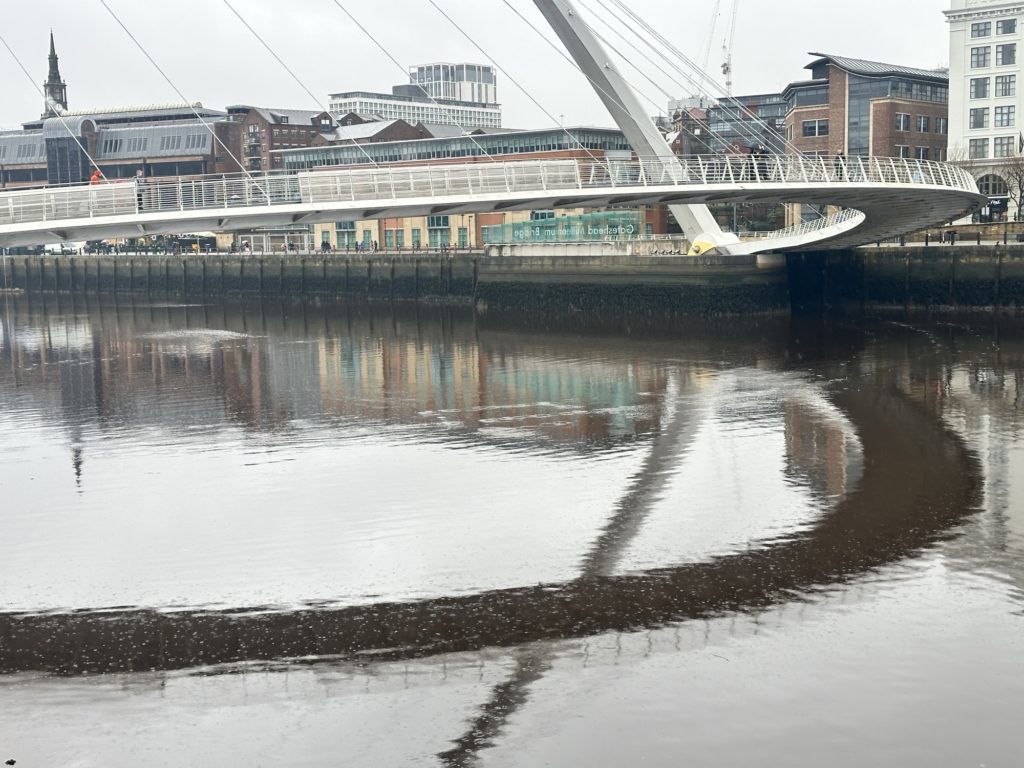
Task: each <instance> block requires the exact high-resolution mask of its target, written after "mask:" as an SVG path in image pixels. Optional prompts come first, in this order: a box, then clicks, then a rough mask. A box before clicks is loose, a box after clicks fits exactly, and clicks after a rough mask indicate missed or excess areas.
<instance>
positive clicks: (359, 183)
mask: <svg viewBox="0 0 1024 768" xmlns="http://www.w3.org/2000/svg"><path fill="white" fill-rule="evenodd" d="M983 199H984V198H982V197H981V196H980V195H979V194H978V190H977V186H976V184H975V182H974V180H973V178H972V177H971V176H970V174H968V173H967V172H966V171H964V170H962V169H960V168H957V167H955V166H952V165H948V164H944V163H935V162H928V161H920V160H908V159H895V158H870V159H867V158H864V159H861V158H851V159H844V158H825V157H804V156H787V155H770V156H767V155H766V156H744V155H725V156H714V157H697V158H681V159H679V160H678V162H672V161H669V162H665V161H662V160H647V159H642V160H632V161H595V160H572V159H565V160H518V161H509V162H486V163H485V162H477V163H461V164H456V163H451V164H433V165H409V166H387V167H376V168H367V167H360V168H344V169H327V170H317V171H309V172H303V173H298V174H276V175H275V174H271V175H260V176H216V177H201V178H195V179H187V180H180V179H169V180H155V179H154V180H149V181H146V182H144V183H141V184H136V183H134V182H122V183H105V184H99V185H92V186H89V185H79V186H70V187H60V188H41V189H27V190H18V191H10V192H5V193H2V194H0V246H18V245H34V244H40V243H46V242H53V241H55V240H86V239H103V238H108V237H137V236H140V235H149V234H162V233H168V234H169V233H174V232H182V231H189V230H196V229H200V228H201V229H213V230H236V229H247V228H251V227H256V226H279V225H282V224H296V223H312V222H319V221H334V220H338V219H343V218H347V219H374V218H393V217H400V216H417V215H443V214H457V213H474V212H487V211H511V210H527V209H532V208H553V207H554V208H558V207H603V206H614V205H629V204H634V205H635V204H657V203H683V204H701V203H708V202H746V201H755V200H756V201H777V202H797V203H810V204H817V205H824V204H829V205H836V206H840V207H843V208H848V209H856V210H858V211H860V212H862V213H863V214H864V215H863V216H859V217H857V216H851V215H849V212H846V213H844V214H843V215H841V216H837V217H835V218H833V219H826V220H823V221H822V222H819V223H817V224H815V225H811V226H803V227H799V228H796V229H794V230H792V231H789V232H783V233H778V237H772V236H768V237H765V238H760V239H758V241H757V242H756V244H751V243H747V244H742V245H741V246H739V247H738V248H739V250H744V251H745V252H751V251H752V250H771V249H773V248H777V247H780V243H781V244H782V245H783V246H784V247H789V248H793V247H802V246H803V247H806V246H810V245H813V244H819V245H820V244H822V243H824V242H826V241H827V242H828V243H829V245H835V246H836V247H839V246H848V245H850V244H853V243H855V242H860V243H863V242H870V241H872V240H875V239H878V238H880V237H883V236H885V237H888V236H891V235H894V234H899V233H901V232H905V231H909V230H913V229H917V228H920V227H924V226H928V225H931V224H935V223H939V222H942V221H946V220H949V219H951V218H954V217H956V216H959V215H960V214H962V213H963V212H965V211H967V210H970V209H971V208H973V207H975V206H976V205H977V204H978V203H979V202H980V201H981V200H983ZM730 250H736V247H730Z"/></svg>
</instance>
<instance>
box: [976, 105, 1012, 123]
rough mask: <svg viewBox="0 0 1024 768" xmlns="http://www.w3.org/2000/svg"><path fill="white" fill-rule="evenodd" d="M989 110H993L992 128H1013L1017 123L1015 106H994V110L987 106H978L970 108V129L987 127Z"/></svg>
mask: <svg viewBox="0 0 1024 768" xmlns="http://www.w3.org/2000/svg"><path fill="white" fill-rule="evenodd" d="M990 111H994V112H995V121H994V123H993V126H992V127H994V128H1013V126H1014V125H1016V123H1017V107H1016V106H1006V107H996V108H995V109H994V110H989V108H988V107H979V108H978V109H972V110H971V113H970V122H969V125H970V127H971V128H972V129H978V128H988V127H989V121H988V118H989V112H990Z"/></svg>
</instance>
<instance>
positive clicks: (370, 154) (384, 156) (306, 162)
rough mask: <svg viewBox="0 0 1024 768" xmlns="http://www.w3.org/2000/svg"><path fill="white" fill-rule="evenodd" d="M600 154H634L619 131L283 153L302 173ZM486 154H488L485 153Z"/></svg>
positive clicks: (288, 165)
mask: <svg viewBox="0 0 1024 768" xmlns="http://www.w3.org/2000/svg"><path fill="white" fill-rule="evenodd" d="M581 145H582V146H583V147H585V148H586V149H588V150H596V151H601V152H611V151H627V152H628V151H630V146H629V142H627V141H626V137H625V136H623V135H622V133H621V132H619V131H615V130H611V129H603V128H567V129H565V130H560V129H557V128H556V129H551V130H548V131H518V132H510V133H494V134H484V135H480V136H474V137H472V138H468V137H464V136H459V137H456V138H445V139H417V140H413V141H389V142H382V143H379V144H360V145H358V146H355V145H353V144H351V143H348V144H335V145H332V146H326V147H307V148H303V149H294V150H286V151H284V152H283V153H282V156H283V157H284V167H285V169H286V170H289V171H302V170H308V169H311V168H321V167H327V166H339V165H342V166H343V165H365V164H366V163H367V162H369V160H370V159H371V158H372V160H373V161H374V162H375V163H400V162H415V161H419V160H446V159H451V158H470V157H486V156H487V155H491V156H500V155H519V154H527V153H534V152H558V151H578V150H580V146H581ZM485 153H486V154H485Z"/></svg>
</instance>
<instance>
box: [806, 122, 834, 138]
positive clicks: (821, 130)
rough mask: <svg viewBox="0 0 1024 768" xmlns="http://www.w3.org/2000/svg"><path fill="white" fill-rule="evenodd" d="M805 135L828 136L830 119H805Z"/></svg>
mask: <svg viewBox="0 0 1024 768" xmlns="http://www.w3.org/2000/svg"><path fill="white" fill-rule="evenodd" d="M803 135H804V136H805V137H811V136H828V120H804V121H803Z"/></svg>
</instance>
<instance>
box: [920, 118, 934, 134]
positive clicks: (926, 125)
mask: <svg viewBox="0 0 1024 768" xmlns="http://www.w3.org/2000/svg"><path fill="white" fill-rule="evenodd" d="M931 123H932V121H931V118H930V117H928V116H927V115H918V116H917V132H918V133H928V131H929V130H931Z"/></svg>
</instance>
